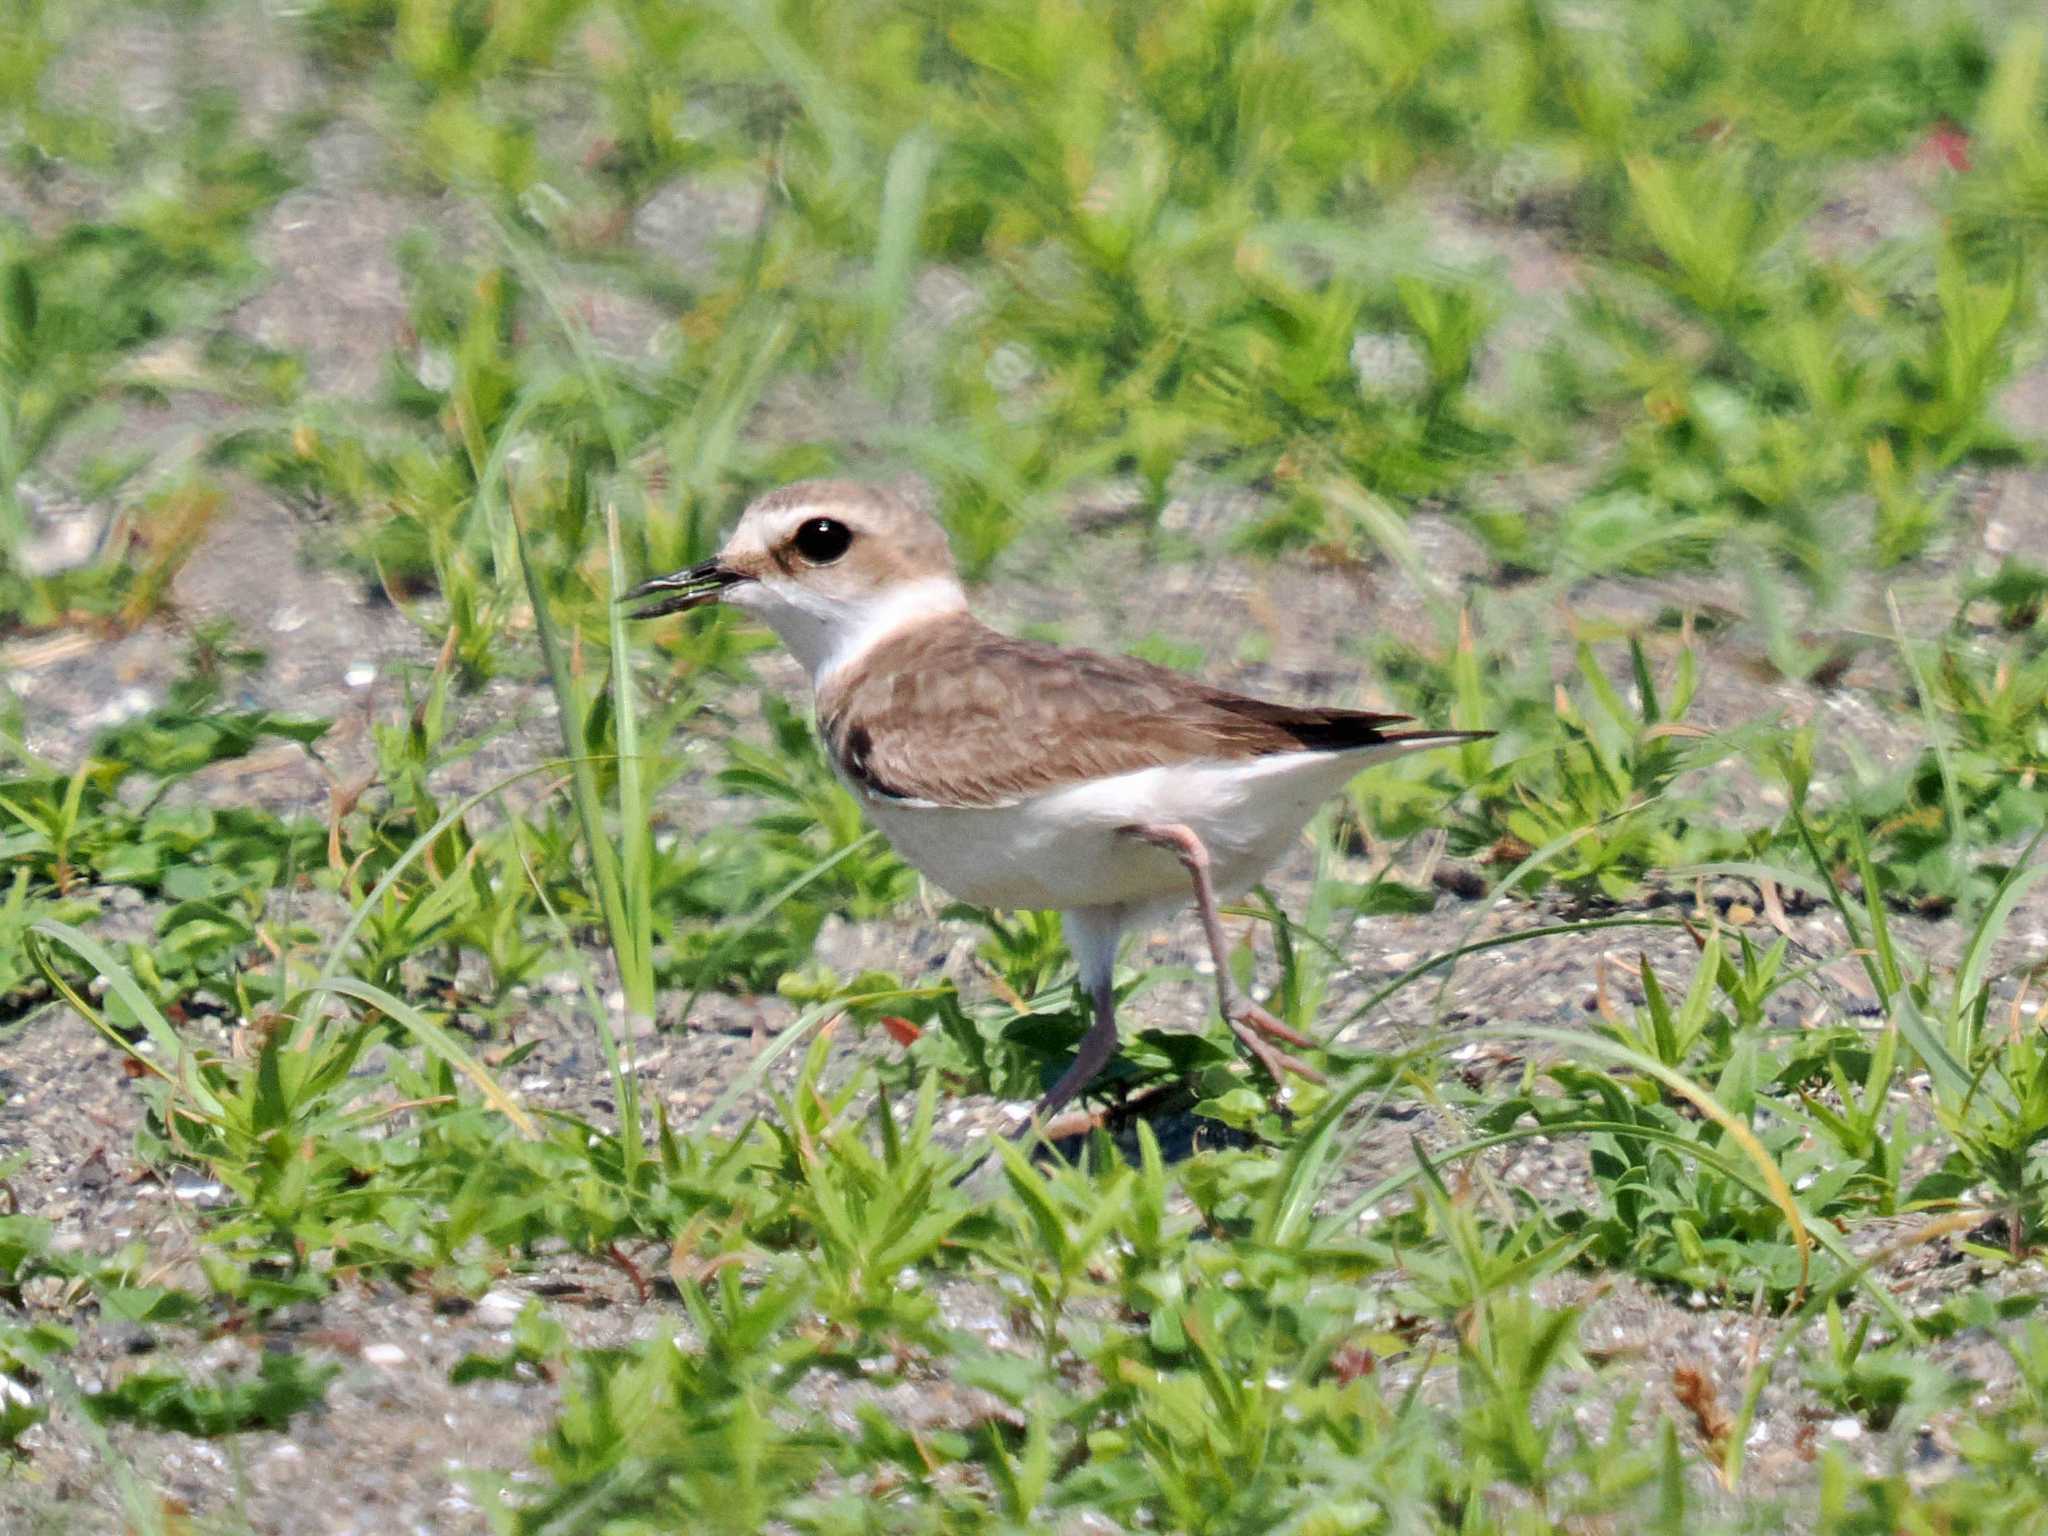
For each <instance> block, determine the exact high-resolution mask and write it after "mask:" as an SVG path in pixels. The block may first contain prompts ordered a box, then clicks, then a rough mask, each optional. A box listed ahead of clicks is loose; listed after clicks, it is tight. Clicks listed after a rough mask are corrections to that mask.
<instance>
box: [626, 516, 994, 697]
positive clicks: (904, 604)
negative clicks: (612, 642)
mask: <svg viewBox="0 0 2048 1536" xmlns="http://www.w3.org/2000/svg"><path fill="white" fill-rule="evenodd" d="M626 599H627V600H628V601H640V600H643V599H650V600H651V601H647V602H646V603H645V606H643V607H641V608H639V609H637V610H636V611H635V612H634V615H633V616H634V617H635V618H639V619H651V618H655V617H658V616H659V615H661V614H665V613H680V612H682V611H683V610H685V609H689V608H698V607H702V606H703V605H704V604H707V603H716V602H723V603H730V604H732V605H733V606H734V607H735V608H742V609H745V610H746V611H747V612H748V613H751V614H753V615H754V616H755V617H756V618H758V619H760V620H761V621H762V622H763V623H765V624H767V625H768V626H769V627H770V628H771V629H773V630H774V631H775V633H776V634H777V635H779V636H780V637H781V639H782V643H783V644H784V645H786V646H787V647H789V650H790V653H791V654H792V655H794V656H795V657H796V659H797V660H798V661H800V662H802V663H803V665H804V668H805V670H807V671H808V672H809V673H810V674H811V679H812V681H813V683H815V682H817V681H818V680H819V679H821V678H822V677H823V676H824V675H825V674H826V673H828V672H831V671H833V670H835V669H836V668H838V667H840V666H843V665H845V664H846V663H847V662H848V661H850V660H852V659H853V658H854V657H855V656H858V655H859V654H861V653H862V652H863V651H865V650H867V649H868V648H869V647H870V646H872V645H873V644H874V643H875V642H876V641H878V640H880V639H882V638H883V637H884V636H886V635H889V634H893V633H895V632H896V631H898V630H900V629H903V628H905V627H907V626H909V625H912V624H916V623H921V622H924V621H926V620H929V619H933V618H938V617H942V616H944V615H946V614H951V613H959V612H962V611H964V610H965V609H966V607H967V597H966V594H965V592H963V591H962V590H961V586H960V578H959V576H958V575H957V574H955V571H954V568H953V551H952V548H951V546H950V545H948V544H947V542H946V533H945V530H944V529H943V528H941V527H940V526H939V525H938V523H937V522H936V521H935V520H934V519H933V518H932V517H931V515H930V514H929V513H927V512H925V511H924V510H923V509H922V508H921V507H919V506H917V505H916V504H915V503H914V502H913V501H911V500H910V498H909V497H907V496H904V495H900V494H898V493H896V492H894V491H889V490H885V489H882V488H880V487H877V486H870V485H861V484H858V483H856V482H854V481H849V480H805V481H801V482H799V483H797V484H795V485H788V486H784V487H783V488H782V489H781V490H779V491H770V492H769V493H768V494H767V495H765V496H762V497H760V498H759V499H757V500H756V501H754V502H753V503H752V504H751V505H750V506H748V508H747V509H746V511H745V512H743V513H742V514H741V515H740V520H739V526H738V527H736V528H734V529H733V531H732V537H731V538H729V539H727V540H726V541H725V547H724V548H723V549H721V550H720V551H719V552H718V553H717V554H716V555H715V556H713V557H712V558H711V559H709V560H706V561H705V562H704V563H703V564H701V565H693V566H691V567H690V568H689V569H688V570H684V571H677V572H676V573H675V574H674V575H672V576H660V577H656V578H655V579H654V580H653V581H649V582H645V583H643V584H642V585H640V586H638V587H635V588H634V589H633V590H632V591H631V592H629V593H627V594H626Z"/></svg>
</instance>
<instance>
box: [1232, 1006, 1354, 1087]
mask: <svg viewBox="0 0 2048 1536" xmlns="http://www.w3.org/2000/svg"><path fill="white" fill-rule="evenodd" d="M1227 1017H1228V1019H1229V1021H1230V1032H1231V1033H1232V1034H1234V1035H1236V1036H1237V1038H1238V1039H1239V1040H1240V1041H1242V1042H1243V1044H1244V1048H1245V1049H1246V1050H1248V1051H1250V1052H1251V1053H1252V1057H1253V1059H1254V1060H1256V1061H1257V1062H1258V1064H1259V1065H1260V1066H1262V1067H1264V1068H1265V1069H1266V1075H1267V1076H1268V1077H1270V1078H1272V1079H1273V1084H1274V1086H1275V1087H1278V1086H1279V1085H1280V1084H1281V1083H1283V1082H1285V1081H1286V1074H1287V1073H1289V1072H1292V1073H1293V1074H1294V1075H1295V1076H1296V1077H1299V1078H1304V1079H1306V1080H1307V1081H1309V1082H1311V1083H1326V1082H1328V1081H1329V1079H1328V1078H1326V1077H1324V1076H1323V1074H1322V1073H1320V1072H1318V1071H1317V1070H1316V1069H1315V1068H1314V1067H1312V1066H1310V1065H1309V1064H1308V1063H1307V1062H1305V1061H1303V1060H1301V1059H1300V1058H1299V1057H1296V1056H1290V1055H1288V1054H1287V1052H1285V1051H1283V1050H1280V1049H1278V1048H1276V1047H1275V1046H1273V1045H1271V1044H1269V1043H1268V1041H1267V1039H1266V1037H1267V1036H1268V1035H1271V1036H1272V1037H1273V1038H1275V1039H1278V1040H1285V1041H1286V1042H1287V1043H1288V1044H1289V1045H1298V1046H1301V1047H1303V1048H1304V1049H1307V1050H1314V1049H1315V1041H1313V1040H1311V1039H1309V1037H1308V1036H1306V1035H1304V1034H1302V1033H1301V1032H1300V1031H1299V1030H1295V1029H1290V1028H1288V1026H1287V1025H1285V1024H1283V1023H1281V1022H1280V1021H1279V1020H1278V1019H1276V1018H1274V1017H1273V1015H1272V1014H1270V1013H1268V1012H1267V1011H1266V1010H1265V1009H1263V1008H1261V1007H1260V1006H1259V1005H1258V1004H1257V1003H1254V1002H1251V1001H1249V1000H1247V1001H1245V1002H1241V1003H1239V1004H1238V1005H1237V1006H1236V1007H1234V1008H1233V1009H1231V1010H1230V1012H1229V1014H1228V1015H1227Z"/></svg>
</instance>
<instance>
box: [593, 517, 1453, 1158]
mask: <svg viewBox="0 0 2048 1536" xmlns="http://www.w3.org/2000/svg"><path fill="white" fill-rule="evenodd" d="M627 597H628V599H629V600H634V601H638V600H642V599H651V601H648V602H647V603H646V605H645V606H644V607H642V608H640V609H639V610H638V611H637V612H636V613H635V615H634V616H635V617H636V618H654V617H657V616H658V615H661V614H666V613H678V612H681V611H682V610H684V609H686V608H696V607H699V606H701V605H702V604H705V603H711V602H725V603H731V604H732V605H733V606H735V607H737V608H742V609H744V610H746V611H747V612H748V613H751V614H753V615H755V616H756V617H758V618H760V619H762V620H763V621H765V622H766V623H767V624H768V625H769V627H771V628H772V629H773V630H774V631H775V632H776V634H777V635H779V636H780V637H781V639H782V643H783V644H784V645H785V646H787V647H788V648H789V650H790V652H791V654H793V655H794V656H795V657H796V659H797V660H798V661H799V662H801V663H802V664H803V667H804V670H805V671H807V672H808V673H809V674H810V678H811V688H812V691H813V693H814V694H815V695H816V698H817V706H818V724H819V728H820V730H821V731H822V733H823V735H824V738H825V744H826V747H827V750H828V751H829V752H830V754H831V758H832V763H833V766H834V767H835V768H836V769H837V770H838V772H839V776H840V778H841V779H843V780H844V781H845V782H846V784H847V785H848V786H849V787H850V788H851V789H852V791H853V793H854V794H855V795H856V796H857V797H858V798H859V800H860V803H861V805H862V807H863V808H864V809H865V810H866V812H867V814H868V816H869V818H870V819H872V820H873V821H874V822H875V824H876V825H877V826H879V827H880V828H881V829H882V831H883V833H884V834H885V835H886V836H887V837H888V839H889V841H890V842H891V843H892V844H894V845H895V848H896V851H897V852H898V853H900V854H901V855H902V856H903V857H904V858H905V859H906V860H908V861H909V862H910V863H911V864H913V865H915V866H916V867H917V868H918V869H920V870H922V871H923V872H924V873H925V874H926V875H927V876H929V877H930V878H931V879H932V880H933V881H935V882H936V883H937V884H939V885H940V886H943V887H944V888H945V889H946V890H948V891H950V892H951V893H952V894H953V895H955V896H957V897H959V898H960V899H961V900H963V901H967V902H972V903H974V904H975V905H977V906H985V907H1031V908H1054V909H1057V910H1058V911H1059V913H1060V916H1061V918H1062V920H1063V924H1064V927H1065V930H1066V937H1067V945H1068V947H1069V948H1070V949H1071V950H1072V951H1073V954H1074V959H1075V961H1076V962H1077V964H1078V965H1079V967H1080V980H1081V987H1082V990H1083V991H1084V992H1085V993H1086V994H1087V996H1088V999H1089V1001H1090V1003H1091V1004H1092V1005H1093V1008H1094V1023H1093V1025H1092V1027H1091V1028H1090V1029H1089V1030H1088V1032H1087V1034H1086V1035H1085V1036H1084V1037H1083V1038H1082V1041H1081V1047H1080V1051H1079V1053H1078V1054H1077V1055H1076V1056H1075V1058H1074V1064H1073V1065H1072V1066H1071V1067H1069V1068H1068V1069H1067V1071H1066V1072H1065V1073H1063V1074H1062V1075H1061V1077H1060V1079H1059V1081H1058V1082H1056V1083H1055V1084H1053V1086H1052V1088H1051V1089H1050V1091H1048V1092H1047V1093H1046V1095H1045V1097H1044V1098H1043V1099H1042V1100H1040V1101H1039V1105H1038V1115H1039V1118H1041V1119H1043V1118H1045V1117H1046V1116H1049V1115H1050V1114H1051V1113H1052V1112H1053V1111H1054V1110H1055V1109H1057V1108H1059V1107H1060V1106H1061V1105H1062V1104H1064V1103H1066V1102H1067V1101H1068V1100H1069V1099H1071V1098H1073V1097H1074V1095H1075V1094H1077V1093H1079V1092H1080V1091H1081V1090H1082V1089H1083V1088H1085V1087H1087V1085H1088V1084H1089V1082H1090V1081H1092V1080H1093V1079H1094V1077H1095V1075H1096V1074H1097V1073H1098V1072H1100V1071H1101V1070H1102V1068H1103V1067H1104V1066H1105V1065H1106V1064H1107V1063H1108V1062H1109V1059H1110V1058H1111V1057H1112V1056H1114V1055H1115V1054H1116V1047H1117V1032H1116V997H1115V993H1114V991H1113V990H1112V987H1111V977H1112V973H1113V972H1114V970H1115V967H1116V956H1117V947H1118V944H1119V941H1120V940H1121V939H1122V937H1123V935H1124V933H1125V931H1126V930H1127V929H1130V928H1132V927H1134V926H1145V925H1149V924H1152V923H1156V922H1157V921H1159V920H1160V919H1161V918H1163V917H1165V916H1167V915H1168V914H1170V913H1173V912H1176V911H1178V910H1179V909H1180V908H1181V907H1182V906H1184V905H1186V904H1187V902H1188V901H1189V900H1190V899H1192V900H1193V901H1194V903H1195V906H1196V908H1197V910H1198V911H1199V912H1200V914H1201V919H1202V927H1203V930H1204V932H1205V933H1206V935H1207V937H1208V941H1209V953H1210V955H1211V956H1212V957H1213V958H1214V960H1215V963H1216V992H1217V1003H1218V1006H1219V1007H1220V1008H1221V1010H1222V1014H1223V1017H1224V1019H1225V1020H1226V1021H1227V1022H1228V1023H1229V1025H1230V1028H1231V1030H1232V1031H1233V1032H1234V1033H1235V1034H1236V1035H1237V1038H1238V1039H1239V1040H1240V1041H1242V1042H1243V1043H1244V1045H1245V1047H1246V1048H1247V1049H1249V1050H1250V1051H1251V1053H1252V1055H1253V1056H1254V1057H1255V1058H1257V1060H1258V1061H1259V1062H1260V1064H1261V1065H1262V1066H1264V1067H1265V1069H1266V1071H1267V1072H1268V1073H1269V1074H1270V1075H1271V1076H1272V1078H1273V1079H1274V1081H1275V1082H1276V1083H1278V1082H1279V1081H1280V1079H1281V1075H1282V1074H1283V1073H1285V1072H1293V1073H1296V1074H1297V1075H1299V1076H1302V1077H1306V1078H1311V1079H1317V1080H1320V1079H1319V1078H1318V1074H1317V1073H1316V1072H1315V1070H1314V1069H1313V1068H1312V1067H1310V1066H1308V1065H1307V1064H1306V1063H1304V1062H1302V1061H1300V1060H1298V1059H1297V1058H1296V1057H1294V1056H1292V1055H1289V1054H1288V1053H1287V1052H1286V1051H1285V1050H1283V1049H1282V1047H1283V1046H1293V1047H1296V1048H1313V1046H1314V1044H1315V1042H1313V1041H1312V1040H1310V1039H1308V1038H1307V1037H1306V1036H1304V1035H1301V1034H1299V1033H1298V1032H1296V1031H1295V1030H1293V1029H1291V1028H1289V1027H1288V1026H1287V1025H1286V1024H1283V1023H1282V1022H1281V1021H1280V1020H1279V1019H1277V1018H1275V1017H1274V1016H1273V1015H1272V1014H1271V1013H1269V1012H1268V1011H1267V1010H1265V1009H1264V1008H1261V1007H1260V1006H1259V1005H1258V1004H1257V1003H1256V1002H1254V1001H1253V1000H1252V999H1250V998H1248V997H1244V996H1242V995H1240V993H1239V992H1238V990H1237V988H1236V986H1235V985H1234V984H1233V983H1232V981H1231V977H1230V965H1229V955H1228V953H1227V951H1226V946H1225V943H1224V938H1223V925H1222V922H1221V920H1220V919H1219V918H1218V916H1217V908H1216V903H1217V899H1218V897H1219V896H1221V897H1228V896H1234V895H1236V894H1237V893H1239V892H1241V891H1243V890H1245V889H1246V888H1247V887H1249V886H1250V885H1251V884H1252V883H1253V882H1254V881H1256V880H1257V879H1258V878H1259V877H1260V876H1261V875H1262V874H1264V873H1265V872H1266V871H1267V870H1268V869H1269V868H1271V867H1272V865H1273V864H1274V863H1275V862H1277V861H1278V860H1279V858H1280V856H1281V855H1282V854H1283V853H1284V852H1285V851H1286V849H1287V847H1288V845H1289V844H1290V843H1291V842H1292V841H1293V840H1294V839H1295V838H1296V837H1297V836H1298V835H1299V834H1300V832H1301V829H1302V828H1303V827H1304V826H1306V825H1307V823H1308V819H1309V817H1310V816H1312V815H1313V814H1314V813H1315V810H1316V807H1317V806H1319V805H1320V804H1321V803H1322V802H1323V801H1324V800H1326V799H1327V798H1328V797H1329V796H1330V795H1332V794H1333V793H1335V792H1336V791H1337V790H1338V789H1339V788H1340V787H1341V786H1342V785H1343V784H1344V783H1345V782H1346V781H1347V780H1348V779H1350V778H1351V776H1352V775H1353V774H1355V773H1356V772H1357V771H1358V770H1359V768H1360V767H1361V766H1363V765H1364V764H1366V763H1369V762H1372V761H1373V760H1375V759H1377V758H1382V757H1389V756H1392V755H1393V754H1395V753H1398V752H1408V751H1414V750H1415V749H1417V748H1422V747H1433V746H1439V745H1442V744H1444V743H1446V742H1454V741H1467V740H1471V739H1472V738H1473V737H1475V736H1479V735H1484V734H1486V733H1484V732H1472V731H1428V730H1398V729H1393V727H1397V726H1400V725H1402V724H1404V723H1406V722H1407V720H1408V717H1407V716H1405V715H1376V714H1367V713H1364V712H1362V711H1359V710H1351V709H1325V708H1322V707H1320V706H1297V705H1292V704H1275V703H1269V702H1267V701H1266V700H1263V699H1253V698H1247V697H1245V696H1244V695H1242V694H1236V693H1230V692H1228V691H1226V690H1224V689H1221V688H1212V687H1210V686H1208V685H1207V684H1205V683H1201V682H1197V681H1196V680H1194V679H1193V678H1189V677H1185V676H1183V675H1181V674H1180V673H1178V672H1169V671H1167V670H1166V669H1165V668H1163V667H1155V666H1152V665H1150V664H1148V663H1146V662H1142V661H1137V660H1134V659H1132V658H1129V657H1122V656H1102V655H1097V654H1096V653H1094V652H1092V651H1080V650H1067V649H1063V648H1062V647H1059V646H1053V645H1041V644H1038V643H1036V642H1034V641H1029V640H1018V639H1014V638H1012V637H1011V636H1008V635H1004V634H999V633H998V632H996V631H995V630H992V629H990V628H988V627H987V626H986V625H984V624H982V623H981V622H979V621H978V620H977V619H975V617H974V616H973V615H972V614H970V613H969V612H968V611H967V594H966V593H965V592H964V591H963V590H962V588H961V586H960V579H959V577H958V576H957V575H956V574H955V573H954V567H953V553H952V550H951V548H950V547H949V546H948V544H947V542H946V535H945V531H944V530H943V529H942V528H940V527H939V525H938V523H936V522H935V521H933V519H932V518H931V517H929V516H927V515H926V514H925V513H924V512H923V511H921V510H920V509H919V508H917V507H916V506H914V505H913V504H911V503H910V502H909V501H908V500H907V499H905V498H903V497H901V496H898V495H895V494H892V493H891V492H888V491H885V490H881V489H878V488H874V487H870V486H865V485H859V484H855V483H852V482H848V481H841V480H814V481H806V482H804V483H802V484H798V485H791V486H787V487H785V488H783V489H782V490H779V491H772V492H770V493H769V494H767V495H765V496H763V497H761V498H760V499H759V500H757V501H755V502H754V503H753V504H752V505H751V506H749V507H748V508H747V510H746V512H745V513H744V514H743V515H742V516H741V518H740V522H739V526H738V527H737V528H736V529H734V531H733V535H732V537H731V539H729V540H728V541H727V542H726V546H725V548H724V549H723V550H721V551H720V552H719V553H718V555H717V556H716V557H715V558H713V559H710V560H707V561H705V562H704V563H703V564H702V565H696V566H692V567H691V568H690V569H688V570H686V571H678V572H676V573H675V574H674V575H672V576H662V577H658V578H657V579H655V580H653V581H650V582H647V583H645V584H644V585H642V586H640V587H637V588H635V589H634V590H633V591H632V592H630V593H628V594H627ZM1276 1042H1277V1043H1276Z"/></svg>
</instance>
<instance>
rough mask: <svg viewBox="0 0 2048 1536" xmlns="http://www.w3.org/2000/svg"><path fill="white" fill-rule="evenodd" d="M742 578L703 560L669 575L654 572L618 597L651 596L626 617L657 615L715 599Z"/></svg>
mask: <svg viewBox="0 0 2048 1536" xmlns="http://www.w3.org/2000/svg"><path fill="white" fill-rule="evenodd" d="M745 580H747V577H746V576H745V575H744V574H743V573H741V572H739V571H736V570H734V569H733V568H732V567H731V566H729V565H721V564H720V563H719V562H718V561H716V560H706V561H705V562H704V563H703V564H702V565H693V566H691V567H690V568H689V569H688V570H687V571H677V572H676V573H675V574H674V575H673V576H657V577H655V578H654V580H652V581H643V582H641V583H640V585H639V586H637V587H635V588H634V589H633V590H632V591H630V592H628V593H627V594H626V595H625V596H623V597H621V598H620V599H619V601H620V602H622V603H634V602H638V601H639V600H640V599H641V598H643V597H651V598H653V599H654V601H653V602H651V603H649V604H648V605H647V606H646V607H645V608H638V609H635V610H634V611H633V612H632V613H631V614H629V615H628V617H630V618H635V619H658V618H660V617H661V616H662V615H663V614H665V613H682V612H684V611H685V610H686V609H690V608H701V607H703V606H704V605H705V604H706V603H715V602H717V601H718V595H719V593H721V592H723V591H724V590H725V589H726V588H727V587H730V586H734V585H736V584H737V583H739V582H742V581H745Z"/></svg>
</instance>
